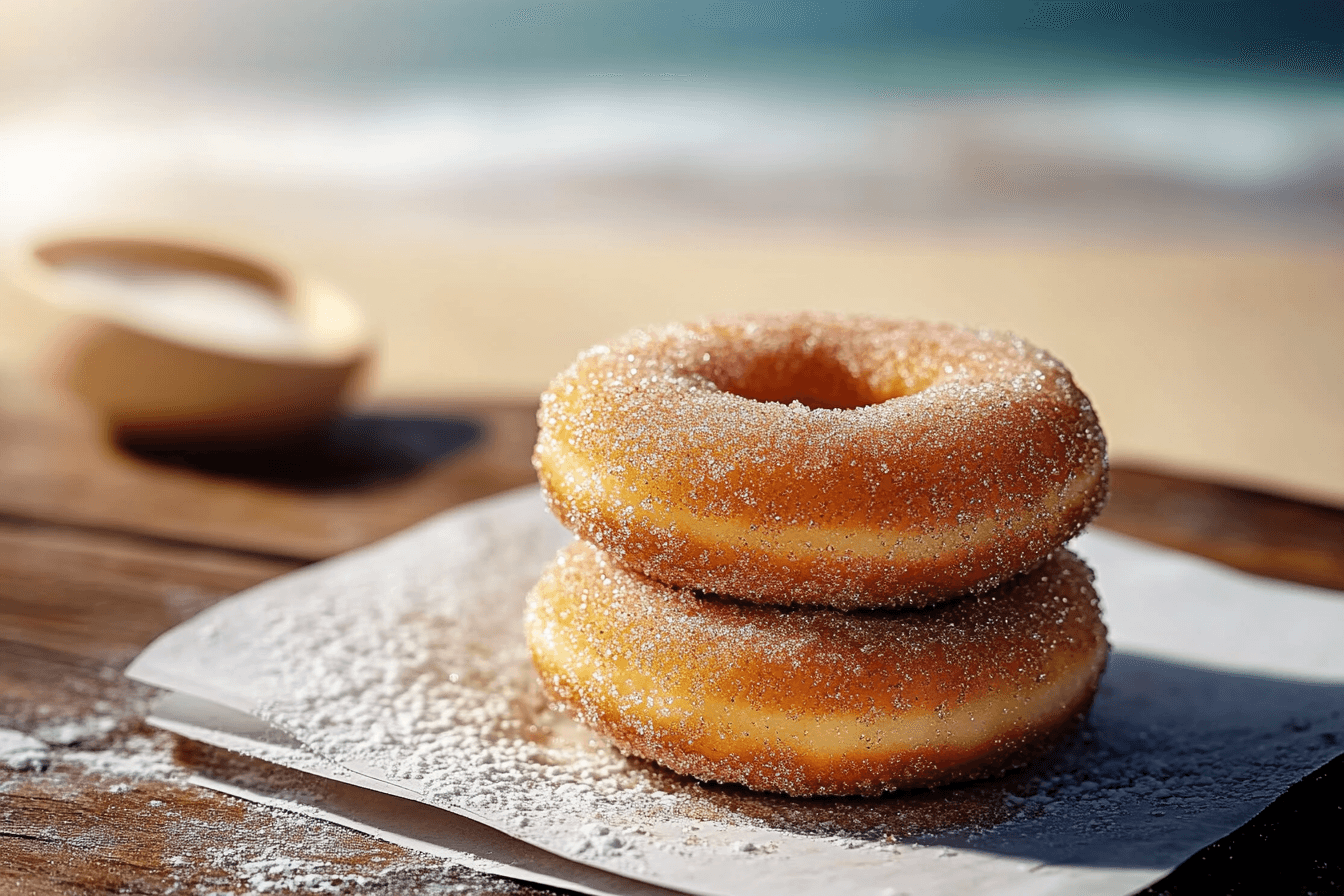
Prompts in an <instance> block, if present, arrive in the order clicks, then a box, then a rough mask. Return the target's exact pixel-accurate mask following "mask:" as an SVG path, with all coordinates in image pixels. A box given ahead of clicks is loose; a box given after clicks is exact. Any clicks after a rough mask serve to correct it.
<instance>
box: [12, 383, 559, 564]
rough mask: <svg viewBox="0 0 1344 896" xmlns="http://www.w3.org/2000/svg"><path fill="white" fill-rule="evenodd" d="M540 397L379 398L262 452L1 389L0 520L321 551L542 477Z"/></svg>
mask: <svg viewBox="0 0 1344 896" xmlns="http://www.w3.org/2000/svg"><path fill="white" fill-rule="evenodd" d="M535 436H536V422H535V404H534V403H533V402H530V401H516V402H489V403H487V402H470V401H454V402H437V403H433V404H428V405H426V404H419V405H416V406H415V407H414V408H410V407H406V406H398V405H393V404H383V405H380V406H378V407H376V408H370V409H367V410H366V411H365V412H364V413H361V414H357V415H351V416H350V417H348V418H346V419H345V420H343V421H341V423H340V424H339V426H338V427H337V428H336V429H334V430H333V431H332V432H331V433H328V434H326V435H325V436H324V437H323V438H321V439H317V440H314V441H312V442H310V443H306V444H296V445H290V446H284V447H282V448H277V449H272V450H268V451H254V452H241V451H219V452H214V453H211V454H203V453H200V452H197V453H195V454H186V453H177V454H174V453H173V452H165V451H160V452H158V453H156V454H149V453H145V452H140V453H135V452H132V451H129V450H126V449H124V448H123V447H120V446H117V445H114V444H112V443H111V442H109V441H108V440H107V439H106V438H105V437H104V435H103V433H102V432H101V431H100V430H99V429H98V428H97V427H96V426H95V425H94V424H93V423H92V422H91V421H90V420H89V419H88V418H87V417H86V416H85V415H84V414H83V412H82V411H81V410H80V409H79V408H77V407H75V406H73V405H72V404H71V403H69V402H68V401H67V400H63V399H61V398H60V396H58V395H55V394H53V393H49V392H40V391H33V390H31V389H30V390H26V391H23V392H20V391H19V390H18V389H16V388H14V387H11V388H10V389H9V390H8V391H7V392H5V393H0V515H8V516H10V517H16V518H23V519H31V520H42V521H46V522H53V523H59V524H62V525H70V526H79V527H84V528H90V529H102V530H110V531H118V532H129V533H137V534H142V535H150V536H154V537H158V538H164V539H170V540H175V541H183V542H189V543H194V544H202V545H210V546H214V547H225V548H231V549H235V550H241V551H250V552H256V553H262V554H269V555H274V556H282V557H289V558H296V559H301V560H316V559H321V558H324V557H330V556H333V555H335V554H339V553H342V552H344V551H348V550H350V549H352V548H355V547H359V546H361V545H365V544H368V543H369V542H372V541H376V540H378V539H379V538H383V537H385V536H387V535H390V534H392V533H393V532H396V531H398V530H400V529H403V528H405V527H407V526H409V525H411V524H412V523H415V522H418V521H419V520H422V519H424V518H426V517H428V516H430V515H432V514H434V513H437V512H438V511H440V510H443V509H445V508H447V507H451V506H454V505H456V504H460V503H462V502H464V501H469V500H472V499H475V498H481V497H485V496H486V495H490V494H494V493H496V492H499V491H502V490H504V489H507V488H511V487H513V486H517V485H525V484H528V483H530V482H534V481H535V475H534V474H533V472H532V467H531V464H530V457H531V452H532V443H533V441H534V439H535Z"/></svg>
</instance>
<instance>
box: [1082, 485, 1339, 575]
mask: <svg viewBox="0 0 1344 896" xmlns="http://www.w3.org/2000/svg"><path fill="white" fill-rule="evenodd" d="M1098 524H1099V525H1101V526H1103V527H1105V528H1107V529H1111V530H1113V531H1115V532H1121V533H1123V534H1125V535H1131V536H1133V537H1135V538H1141V539H1144V540H1145V541H1151V542H1153V543H1155V544H1160V545H1165V546H1166V547H1171V548H1176V549H1177V550H1181V551H1187V552H1189V553H1191V554H1198V555H1200V556H1202V557H1207V558H1209V559H1210V560H1217V561H1219V562H1220V563H1226V564H1227V565H1228V566H1232V567H1235V568H1237V569H1240V570H1244V571H1245V572H1250V573H1255V574H1257V575H1262V576H1270V577H1272V578H1278V579H1286V580H1288V581H1291V582H1301V583H1303V584H1306V585H1317V586H1319V587H1322V588H1336V589H1340V590H1344V509H1340V508H1337V507H1330V506H1327V505H1324V504H1312V503H1308V502H1305V501H1295V500H1292V499H1289V498H1283V497H1280V496H1278V495H1272V494H1268V493H1266V492H1260V491H1255V490H1252V489H1245V488H1237V487H1234V486H1229V485H1222V484H1219V483H1216V482H1207V481H1201V480H1197V479H1189V478H1185V477H1181V476H1177V475H1173V474H1171V473H1167V472H1162V471H1160V470H1154V469H1151V468H1144V467H1119V468H1116V469H1113V470H1112V471H1111V500H1110V503H1109V504H1107V506H1106V509H1105V510H1104V511H1102V514H1101V517H1100V519H1099V520H1098Z"/></svg>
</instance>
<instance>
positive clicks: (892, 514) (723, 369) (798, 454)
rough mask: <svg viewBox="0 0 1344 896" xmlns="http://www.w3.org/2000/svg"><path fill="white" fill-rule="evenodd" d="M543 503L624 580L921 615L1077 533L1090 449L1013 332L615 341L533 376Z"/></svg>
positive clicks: (854, 321)
mask: <svg viewBox="0 0 1344 896" xmlns="http://www.w3.org/2000/svg"><path fill="white" fill-rule="evenodd" d="M538 423H539V425H540V435H539V437H538V440H537V446H536V451H535V453H534V454H533V465H534V466H535V467H536V469H537V473H538V476H539V478H540V480H541V485H542V492H543V494H544V495H545V497H546V500H547V502H548V504H549V505H550V508H551V510H552V512H554V513H555V514H556V516H557V517H559V519H560V520H561V521H562V522H563V523H564V524H565V525H566V526H567V527H568V528H569V529H571V530H572V531H574V532H575V533H576V534H578V535H579V536H580V537H582V538H584V539H586V540H588V541H590V542H593V543H594V544H597V545H599V546H600V547H602V548H603V549H604V550H606V551H607V552H608V553H610V554H612V555H613V556H615V557H616V558H617V559H618V560H619V561H620V562H621V563H622V564H623V565H624V566H626V567H627V568H630V569H633V570H636V571H639V572H642V573H644V574H645V575H648V576H650V577H651V578H654V579H657V580H659V581H661V582H664V583H667V584H669V585H677V586H682V587H687V588H694V589H697V590H699V591H704V592H711V593H715V594H719V595H724V596H728V597H734V598H738V599H742V600H749V601H756V602H760V603H771V604H817V605H826V606H832V607H837V608H841V609H852V608H857V607H899V606H925V605H928V604H932V603H936V602H938V601H940V600H944V599H947V598H950V597H954V596H958V595H961V594H966V593H979V592H982V591H986V590H989V589H990V588H993V587H994V586H995V585H998V584H999V583H1001V582H1003V581H1005V580H1006V579H1008V578H1010V577H1012V576H1014V575H1017V574H1019V573H1022V572H1025V571H1027V570H1029V569H1031V568H1033V567H1034V566H1035V565H1036V564H1038V563H1039V562H1040V561H1041V560H1042V559H1044V558H1045V557H1046V556H1047V555H1048V554H1049V553H1050V552H1051V551H1052V550H1053V549H1054V548H1055V547H1057V546H1059V545H1060V544H1062V543H1064V542H1065V541H1067V540H1068V539H1069V538H1071V537H1073V536H1074V535H1075V534H1077V533H1078V532H1079V531H1080V530H1081V529H1082V528H1083V526H1084V525H1086V524H1087V522H1088V521H1089V520H1091V519H1092V518H1093V517H1094V516H1095V515H1096V514H1097V512H1098V511H1099V510H1100V509H1101V506H1102V504H1103V503H1104V501H1105V497H1106V488H1107V466H1106V442H1105V437H1104V436H1103V435H1102V432H1101V427H1100V426H1099V425H1098V423H1097V417H1096V414H1095V413H1094V412H1093V410H1092V405H1091V403H1090V402H1089V401H1088V399H1087V396H1085V395H1084V394H1083V393H1082V392H1081V391H1080V390H1079V389H1078V387H1077V386H1076V385H1074V382H1073V378H1072V377H1071V376H1070V375H1069V372H1068V370H1067V369H1066V368H1065V367H1064V365H1063V364H1061V363H1060V362H1059V361H1057V360H1055V359H1054V358H1053V357H1051V356H1050V355H1049V354H1047V353H1046V352H1044V351H1042V350H1040V349H1038V348H1035V347H1034V346H1032V345H1030V344H1028V343H1026V342H1024V341H1023V340H1021V339H1018V338H1017V337H1015V336H1011V335H1007V334H1000V333H991V332H983V331H972V330H966V329H962V328H958V327H953V326H950V325H945V324H935V323H924V322H916V321H900V320H886V319H882V318H873V317H843V316H836V315H829V314H788V315H772V316H746V317H733V318H718V319H710V320H705V321H701V322H697V323H692V324H674V325H671V326H666V327H660V328H657V329H649V330H636V331H633V332H631V333H628V334H626V335H625V336H622V337H620V338H619V339H617V340H615V341H613V342H611V343H609V344H607V345H599V346H596V347H594V348H591V349H589V350H587V351H585V352H584V353H583V354H581V355H580V356H579V358H578V359H577V360H576V361H575V362H574V363H573V364H572V365H571V366H570V367H569V368H568V369H567V370H565V371H564V372H562V373H561V374H560V375H559V376H558V377H556V379H555V380H554V381H553V382H552V383H551V385H550V388H549V389H548V390H547V391H546V392H545V393H544V394H543V395H542V400H541V409H540V411H539V413H538Z"/></svg>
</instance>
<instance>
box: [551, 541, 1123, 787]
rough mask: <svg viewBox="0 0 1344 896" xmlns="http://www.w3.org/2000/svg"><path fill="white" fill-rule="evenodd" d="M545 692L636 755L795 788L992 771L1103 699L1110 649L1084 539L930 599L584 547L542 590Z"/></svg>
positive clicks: (948, 778)
mask: <svg viewBox="0 0 1344 896" xmlns="http://www.w3.org/2000/svg"><path fill="white" fill-rule="evenodd" d="M526 631H527V637H528V643H529V646H530V648H531V650H532V654H533V659H534V661H535V664H536V666H537V669H538V671H539V673H540V678H541V682H542V684H543V686H544V688H545V689H546V691H547V693H548V694H549V695H550V696H551V698H552V699H553V700H555V701H558V702H559V703H560V704H562V705H563V708H564V709H565V710H566V711H567V712H569V713H570V714H571V715H573V716H574V717H575V718H576V719H577V720H579V721H580V722H582V723H583V724H585V725H587V726H589V727H591V728H593V729H594V730H596V731H598V732H600V733H602V734H604V735H606V736H607V737H608V738H610V739H611V740H612V741H613V742H614V743H615V744H616V745H617V746H618V747H619V748H620V749H621V750H623V751H624V752H626V753H628V754H632V755H636V756H641V757H644V758H646V759H650V760H653V761H655V762H658V763H660V764H662V765H665V766H667V767H668V768H671V769H672V770H674V771H677V772H680V773H683V774H688V775H693V776H695V777H697V778H700V779H703V780H711V781H721V782H731V783H738V784H743V785H745V786H747V787H751V788H753V789H757V790H767V791H775V792H780V793H785V794H790V795H794V796H802V795H820V794H877V793H881V792H884V791H888V790H897V789H904V788H911V787H925V786H933V785H938V784H944V783H950V782H953V781H962V780H967V779H971V778H979V777H988V776H991V775H995V774H998V773H1001V772H1003V771H1005V770H1007V769H1009V768H1012V767H1016V766H1018V765H1021V764H1023V763H1024V762H1026V761H1028V760H1029V759H1031V758H1032V757H1034V756H1036V755H1039V754H1040V753H1041V752H1043V751H1044V750H1045V749H1047V748H1048V747H1049V746H1050V745H1051V744H1052V742H1053V741H1054V740H1055V739H1056V738H1057V737H1058V736H1059V734H1061V733H1062V732H1063V731H1065V730H1067V729H1068V728H1069V727H1070V725H1071V724H1072V723H1073V722H1074V721H1075V720H1076V719H1077V718H1078V717H1079V716H1080V715H1081V714H1082V713H1084V712H1086V710H1087V708H1088V706H1089V705H1090V703H1091V700H1092V696H1093V694H1094V692H1095V690H1096V685H1097V680H1098V678H1099V676H1100V674H1101V672H1102V669H1103V667H1104V665H1105V660H1106V655H1107V644H1106V638H1105V633H1106V630H1105V626H1104V625H1103V624H1102V621H1101V615H1100V609H1099V606H1098V600H1097V596H1096V592H1095V591H1094V590H1093V587H1092V576H1091V572H1090V571H1089V570H1088V569H1087V567H1086V566H1085V565H1084V564H1083V563H1082V561H1080V560H1079V559H1078V558H1077V557H1075V556H1074V555H1072V554H1071V553H1069V552H1068V551H1067V550H1062V549H1061V550H1059V551H1056V552H1054V553H1053V554H1051V555H1050V556H1049V557H1048V558H1047V559H1046V560H1045V562H1044V563H1042V564H1041V565H1040V566H1038V567H1037V568H1036V569H1034V570H1032V571H1030V572H1028V573H1026V574H1024V575H1022V576H1019V577H1017V578H1015V579H1013V580H1012V581H1010V582H1008V583H1006V584H1004V585H1002V586H1000V587H998V588H995V589H993V590H991V591H989V592H986V593H983V594H980V595H976V596H970V597H965V598H962V599H958V600H954V601H949V602H946V603H944V604H941V605H939V606H937V607H932V608H927V609H900V610H890V609H888V610H865V611H856V612H842V611H838V610H834V609H830V608H790V607H778V606H763V605H759V604H750V603H743V602H739V601H733V600H726V599H722V598H718V597H714V596H707V595H699V594H696V593H694V592H691V591H688V590H685V589H680V588H675V587H671V586H667V585H663V584H661V583H658V582H655V581H653V580H651V579H649V578H647V577H645V576H642V575H640V574H638V573H635V572H631V571H628V570H625V569H623V568H621V566H619V565H618V564H617V563H616V561H615V560H614V559H613V558H612V557H611V556H609V555H607V554H606V553H604V552H603V551H601V550H599V549H597V548H595V547H593V546H592V545H588V544H585V543H583V542H578V543H576V544H574V545H573V546H571V547H569V548H567V549H565V550H564V551H562V552H561V553H560V554H559V556H558V557H557V558H556V560H555V562H554V563H553V564H552V565H551V566H550V567H549V568H548V569H547V570H546V572H545V573H544V574H543V576H542V578H541V581H540V582H539V583H538V584H537V586H536V588H535V589H534V590H533V591H532V593H531V595H530V596H529V599H528V606H527V614H526Z"/></svg>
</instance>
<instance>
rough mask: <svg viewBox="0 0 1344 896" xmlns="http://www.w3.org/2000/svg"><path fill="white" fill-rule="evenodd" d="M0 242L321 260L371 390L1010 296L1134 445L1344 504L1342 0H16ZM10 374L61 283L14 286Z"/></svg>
mask: <svg viewBox="0 0 1344 896" xmlns="http://www.w3.org/2000/svg"><path fill="white" fill-rule="evenodd" d="M2 15H3V17H4V19H5V23H4V27H3V28H0V239H3V240H4V242H5V246H6V248H12V247H15V246H18V245H20V244H21V243H22V242H23V241H24V240H25V239H27V238H29V237H30V236H31V235H32V234H35V233H42V232H45V231H47V230H50V229H53V228H62V227H68V226H91V225H94V224H99V223H104V222H105V223H108V224H109V225H116V226H126V225H144V226H153V227H155V228H160V229H163V228H168V229H173V230H177V231H181V232H184V233H185V232H189V233H194V234H199V235H205V236H209V237H211V238H216V239H221V240H225V241H233V242H236V243H238V244H240V245H245V246H248V247H254V248H255V249H256V250H258V251H260V252H263V253H265V254H269V255H271V256H272V257H275V258H278V259H281V260H283V262H284V263H286V264H290V265H293V266H295V267H296V268H298V269H302V270H305V271H310V272H317V273H320V274H321V276H323V277H324V278H327V279H329V280H331V281H332V282H334V283H336V284H338V285H339V286H340V287H342V288H343V289H345V290H346V291H347V292H348V293H349V294H350V295H351V296H352V297H354V298H355V300H356V301H357V302H359V303H360V304H361V305H362V306H363V307H364V308H365V310H366V312H367V313H368V314H369V316H370V318H371V319H372V321H373V323H374V326H375V328H376V329H377V331H378V333H379V334H380V335H379V340H380V341H379V346H378V363H377V365H376V366H375V368H374V370H373V372H372V374H371V376H370V377H369V380H368V382H367V384H366V386H365V388H366V394H367V395H370V396H372V397H375V398H378V397H399V398H406V397H412V398H413V397H415V396H436V395H475V396H526V395H533V394H535V393H536V392H537V391H539V390H540V389H541V388H542V387H544V385H545V383H546V381H547V379H548V377H549V376H550V375H551V374H552V373H553V372H555V371H556V370H558V369H559V368H561V367H562V366H564V365H565V364H566V363H568V361H569V360H570V359H571V358H572V357H573V355H574V354H575V353H577V352H578V351H579V350H580V349H581V348H583V347H585V346H587V345H589V344H591V343H593V342H596V341H599V340H601V339H604V338H606V337H609V336H612V335H614V334H616V333H619V332H621V331H622V330H624V329H626V328H628V327H630V326H635V325H639V324H645V323H654V322H659V321H663V320H669V319H680V318H688V317H695V316H698V315H701V314H705V313H711V312H718V311H734V310H740V311H747V310H767V309H789V308H808V307H811V308H824V309H833V310H839V311H862V312H875V313H883V314H895V315H909V316H925V317H934V318H939V319H950V320H955V321H958V322H961V323H965V324H970V325H976V326H991V327H995V328H1004V329H1012V330H1014V331H1016V332H1019V333H1021V334H1022V335H1024V336H1026V337H1027V338H1028V339H1031V340H1032V341H1035V342H1037V343H1039V344H1041V345H1043V346H1045V347H1047V348H1049V349H1051V350H1052V351H1054V352H1055V353H1057V354H1058V355H1060V356H1061V357H1062V358H1063V359H1064V360H1065V362H1066V363H1068V364H1069V365H1070V366H1071V367H1072V368H1073V369H1074V371H1075V373H1076V374H1077V377H1078V379H1079V382H1080V383H1081V384H1082V385H1083V387H1084V388H1085V389H1086V390H1087V391H1089V393H1091V394H1092V396H1093V398H1094V399H1095V401H1096V403H1097V405H1098V407H1099V409H1100V412H1101V416H1102V421H1103V424H1104V425H1105V426H1106V427H1107V431H1108V433H1109V434H1110V436H1111V440H1112V447H1113V450H1114V452H1115V454H1116V456H1117V457H1118V458H1121V459H1126V460H1132V461H1140V462H1152V463H1155V464H1159V465H1164V466H1167V467H1171V468H1175V469H1179V470H1188V471H1193V472H1198V473H1205V474H1209V475H1214V476H1219V477H1222V478H1225V479H1227V480H1229V481H1234V482H1245V483H1249V484H1265V485H1269V486H1272V487H1275V488H1279V489H1283V490H1286V491H1289V492H1291V493H1295V494H1299V495H1304V496H1308V497H1315V498H1319V499H1324V500H1329V501H1332V502H1336V503H1344V422H1341V421H1344V399H1341V397H1340V392H1341V390H1340V388H1339V385H1340V382H1341V381H1344V361H1342V360H1341V357H1344V351H1341V345H1340V343H1341V335H1342V334H1344V300H1342V299H1341V290H1342V289H1344V261H1342V260H1341V256H1340V253H1339V247H1340V243H1341V238H1344V6H1341V5H1340V4H1339V3H1338V2H1334V0H1327V2H1314V3H1313V2H1296V3H1287V4H1266V3H1257V2H1248V0H1234V2H1217V0H1192V2H1188V3H1180V4H1167V3H1150V2H1125V3H1121V2H1109V0H1094V2H1087V3H1082V2H1048V0H1003V2H989V0H944V2H929V0H917V2H851V3H830V2H820V0H806V2H804V0H795V2H787V3H771V2H763V0H740V2H704V0H692V2H685V3H677V4H669V3H657V2H652V0H610V2H602V0H574V2H553V0H545V2H535V0H533V2H523V0H442V2H427V0H385V2H355V0H284V2H261V0H232V2H225V0H195V2H191V3H172V2H166V0H120V2H116V3H106V2H94V0H64V2H61V3H50V2H46V3H40V2H36V0H6V2H5V4H4V11H3V13H2ZM5 302H6V305H5V307H4V327H3V328H0V329H3V332H0V372H3V373H5V374H6V375H9V376H27V375H33V371H37V370H39V369H40V368H41V366H42V364H43V363H44V359H45V357H46V353H47V352H48V351H49V347H50V344H51V340H52V339H53V338H55V337H54V335H53V334H55V333H56V332H57V330H58V329H59V328H60V327H61V326H63V325H64V321H63V320H62V319H61V315H60V314H59V313H55V312H53V311H52V310H51V309H49V308H43V307H39V305H38V304H35V303H32V302H27V301H24V300H21V299H19V298H17V297H15V296H13V295H10V296H8V298H6V299H5Z"/></svg>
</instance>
